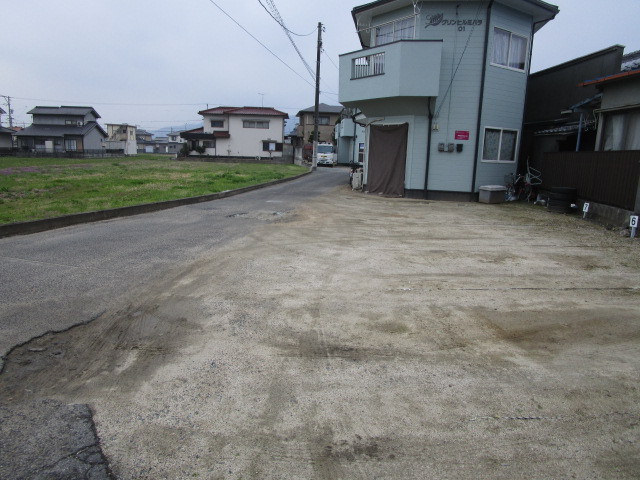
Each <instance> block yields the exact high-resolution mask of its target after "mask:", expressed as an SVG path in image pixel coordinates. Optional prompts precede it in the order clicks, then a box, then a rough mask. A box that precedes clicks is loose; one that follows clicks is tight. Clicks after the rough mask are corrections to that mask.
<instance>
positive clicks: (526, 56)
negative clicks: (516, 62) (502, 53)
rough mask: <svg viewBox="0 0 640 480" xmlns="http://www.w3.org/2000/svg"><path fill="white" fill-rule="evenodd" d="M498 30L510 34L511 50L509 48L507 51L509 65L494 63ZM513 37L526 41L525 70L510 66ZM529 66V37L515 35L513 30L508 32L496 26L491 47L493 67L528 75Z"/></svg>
mask: <svg viewBox="0 0 640 480" xmlns="http://www.w3.org/2000/svg"><path fill="white" fill-rule="evenodd" d="M496 30H502V31H503V32H507V33H508V34H509V48H508V51H507V64H506V65H504V64H502V63H497V62H496V61H494V55H495V46H496V40H495V38H496ZM513 37H519V38H522V39H524V41H525V46H524V68H522V69H520V68H515V67H510V66H509V60H510V59H511V53H512V50H511V46H512V42H511V39H512V38H513ZM528 64H529V37H526V36H524V35H520V34H518V33H513V32H512V31H511V30H507V29H506V28H502V27H497V26H494V27H493V43H492V46H491V65H493V66H494V67H500V68H506V69H507V70H511V71H513V72H522V73H526V71H527V66H528Z"/></svg>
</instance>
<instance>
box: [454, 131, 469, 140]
mask: <svg viewBox="0 0 640 480" xmlns="http://www.w3.org/2000/svg"><path fill="white" fill-rule="evenodd" d="M455 139H456V140H469V131H468V130H456V135H455Z"/></svg>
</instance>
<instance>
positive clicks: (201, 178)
mask: <svg viewBox="0 0 640 480" xmlns="http://www.w3.org/2000/svg"><path fill="white" fill-rule="evenodd" d="M305 171H307V169H306V168H304V167H299V166H296V165H266V164H230V163H206V162H192V161H184V162H178V161H176V160H174V159H169V158H167V157H162V156H158V155H137V156H136V157H122V158H98V159H94V158H88V159H67V158H19V157H0V224H5V223H13V222H21V221H26V220H36V219H41V218H51V217H56V216H60V215H67V214H70V213H80V212H90V211H95V210H103V209H107V208H116V207H124V206H129V205H139V204H142V203H150V202H158V201H163V200H174V199H177V198H185V197H194V196H198V195H205V194H208V193H216V192H222V191H225V190H233V189H235V188H241V187H246V186H249V185H255V184H259V183H264V182H268V181H270V180H277V179H280V178H285V177H290V176H294V175H298V174H300V173H303V172H305Z"/></svg>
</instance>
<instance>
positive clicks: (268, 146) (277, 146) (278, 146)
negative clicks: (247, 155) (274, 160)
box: [262, 140, 282, 152]
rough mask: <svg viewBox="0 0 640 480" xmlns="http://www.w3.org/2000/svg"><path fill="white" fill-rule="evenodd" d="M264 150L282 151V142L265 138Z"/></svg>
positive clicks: (263, 142)
mask: <svg viewBox="0 0 640 480" xmlns="http://www.w3.org/2000/svg"><path fill="white" fill-rule="evenodd" d="M262 151H263V152H281V151H282V143H278V142H274V141H272V140H263V141H262Z"/></svg>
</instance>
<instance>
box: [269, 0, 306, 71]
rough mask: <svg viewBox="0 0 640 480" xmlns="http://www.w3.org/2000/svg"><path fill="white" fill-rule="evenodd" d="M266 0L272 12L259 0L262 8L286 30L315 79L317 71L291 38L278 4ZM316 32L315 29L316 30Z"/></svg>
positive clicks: (290, 39)
mask: <svg viewBox="0 0 640 480" xmlns="http://www.w3.org/2000/svg"><path fill="white" fill-rule="evenodd" d="M266 2H267V3H268V4H269V6H270V7H271V10H272V12H273V13H272V12H270V11H269V10H268V9H267V7H265V6H264V4H263V3H262V0H258V3H259V4H260V5H261V6H262V8H264V9H265V11H266V12H267V13H268V14H269V16H270V17H271V18H273V19H274V20H275V21H276V23H277V24H278V25H280V27H281V28H282V30H284V34H285V35H286V36H287V38H288V39H289V42H291V45H293V48H294V49H295V51H296V53H297V54H298V56H299V57H300V60H302V63H303V64H304V66H305V68H306V69H307V72H309V75H311V78H312V79H313V78H314V77H315V73H314V71H313V69H312V68H311V67H310V66H309V64H308V63H307V61H306V60H305V59H304V57H303V56H302V53H301V52H300V50H299V49H298V46H297V45H296V42H294V41H293V38H291V35H290V33H291V32H290V30H289V29H288V28H287V27H286V26H285V24H284V20H283V19H282V16H281V15H280V12H279V11H278V8H277V7H276V4H275V3H274V2H273V0H266ZM314 32H315V30H314Z"/></svg>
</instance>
